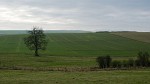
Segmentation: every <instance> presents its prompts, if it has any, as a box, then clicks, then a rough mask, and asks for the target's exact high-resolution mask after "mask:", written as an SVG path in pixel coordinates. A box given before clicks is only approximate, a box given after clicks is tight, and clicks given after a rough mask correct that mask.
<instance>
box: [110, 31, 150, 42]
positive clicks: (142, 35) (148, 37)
mask: <svg viewBox="0 0 150 84" xmlns="http://www.w3.org/2000/svg"><path fill="white" fill-rule="evenodd" d="M112 34H115V35H119V36H122V37H126V38H130V39H134V40H138V41H142V42H147V43H150V32H116V33H112Z"/></svg>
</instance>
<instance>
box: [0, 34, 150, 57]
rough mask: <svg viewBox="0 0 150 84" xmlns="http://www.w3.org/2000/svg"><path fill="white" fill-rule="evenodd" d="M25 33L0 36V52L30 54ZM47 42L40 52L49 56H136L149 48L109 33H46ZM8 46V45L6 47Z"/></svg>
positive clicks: (145, 44)
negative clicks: (24, 40)
mask: <svg viewBox="0 0 150 84" xmlns="http://www.w3.org/2000/svg"><path fill="white" fill-rule="evenodd" d="M24 36H25V35H8V36H0V40H1V41H0V53H3V54H5V53H6V54H8V53H10V54H18V53H20V54H32V52H31V51H30V50H28V49H27V48H26V46H25V45H24V42H23V38H24ZM47 36H48V39H49V44H48V46H47V50H46V51H44V52H43V53H42V54H44V55H51V56H99V55H106V54H109V55H111V56H136V55H137V53H138V52H139V51H148V50H150V45H149V43H145V42H141V41H136V40H132V39H128V38H123V37H121V36H117V35H113V34H110V33H84V34H73V33H72V34H48V35H47ZM8 46H9V47H8Z"/></svg>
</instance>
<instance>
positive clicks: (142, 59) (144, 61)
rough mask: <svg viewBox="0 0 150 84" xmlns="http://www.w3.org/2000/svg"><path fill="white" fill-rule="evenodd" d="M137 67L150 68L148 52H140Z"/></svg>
mask: <svg viewBox="0 0 150 84" xmlns="http://www.w3.org/2000/svg"><path fill="white" fill-rule="evenodd" d="M136 65H137V66H142V67H148V66H149V54H148V52H139V53H138V57H137V60H136Z"/></svg>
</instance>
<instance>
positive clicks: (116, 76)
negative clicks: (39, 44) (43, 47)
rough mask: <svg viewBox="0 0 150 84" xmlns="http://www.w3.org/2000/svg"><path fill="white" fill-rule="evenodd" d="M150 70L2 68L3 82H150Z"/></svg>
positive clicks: (74, 83) (133, 83) (1, 78)
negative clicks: (64, 70) (80, 70)
mask: <svg viewBox="0 0 150 84" xmlns="http://www.w3.org/2000/svg"><path fill="white" fill-rule="evenodd" d="M149 74H150V71H149V70H144V71H143V70H138V71H134V70H131V71H94V72H60V71H16V70H0V83H1V84H27V83H28V84H150V81H149V80H150V76H149Z"/></svg>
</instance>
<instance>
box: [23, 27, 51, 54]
mask: <svg viewBox="0 0 150 84" xmlns="http://www.w3.org/2000/svg"><path fill="white" fill-rule="evenodd" d="M28 33H29V36H27V37H25V38H24V42H25V44H26V46H27V47H28V48H29V49H30V50H34V51H35V56H39V54H38V50H45V49H46V46H47V43H48V42H47V39H46V35H45V34H44V33H43V30H42V29H39V28H37V27H34V28H33V30H32V31H28Z"/></svg>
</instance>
